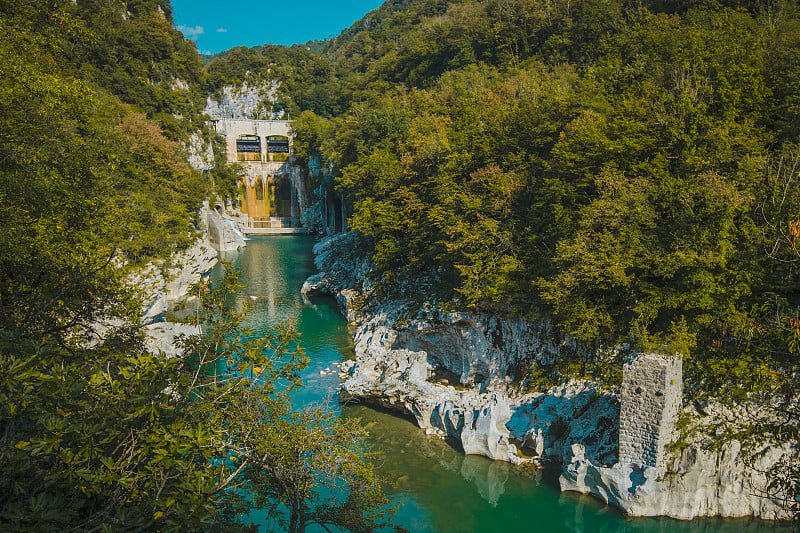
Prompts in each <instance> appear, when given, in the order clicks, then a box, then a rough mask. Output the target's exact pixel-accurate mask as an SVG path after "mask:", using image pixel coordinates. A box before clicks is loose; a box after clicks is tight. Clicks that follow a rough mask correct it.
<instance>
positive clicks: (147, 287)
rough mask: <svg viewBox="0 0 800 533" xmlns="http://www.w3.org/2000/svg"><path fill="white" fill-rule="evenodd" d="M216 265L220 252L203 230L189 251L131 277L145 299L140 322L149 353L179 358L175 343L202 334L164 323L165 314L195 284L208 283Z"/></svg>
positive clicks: (192, 327)
mask: <svg viewBox="0 0 800 533" xmlns="http://www.w3.org/2000/svg"><path fill="white" fill-rule="evenodd" d="M217 261H218V258H217V251H216V250H215V249H214V248H213V247H212V246H211V245H210V244H209V239H208V233H207V231H206V230H205V229H204V230H203V231H202V234H201V235H200V236H198V238H197V240H196V241H195V243H194V244H193V245H192V246H190V247H189V248H187V249H186V250H183V251H182V252H179V253H177V254H175V255H173V256H172V257H170V258H169V259H168V260H163V261H160V262H158V263H150V264H148V265H147V266H146V267H145V268H143V269H142V270H140V271H138V272H136V273H135V274H134V275H132V276H131V283H132V284H133V285H134V286H136V287H138V288H140V289H142V291H143V293H144V295H145V307H144V309H143V312H142V317H141V320H142V323H143V324H144V329H145V335H146V339H145V341H146V345H147V348H148V350H149V351H151V352H153V353H159V352H160V353H163V354H164V355H165V356H166V357H176V356H178V355H180V348H179V347H178V346H177V343H176V340H177V339H178V337H180V336H181V335H184V336H189V335H196V334H199V333H200V328H199V326H193V325H191V324H182V323H173V322H165V321H164V320H163V314H164V313H165V312H166V311H167V310H168V308H169V306H170V305H171V304H173V303H175V302H177V301H179V300H181V299H183V298H185V297H186V295H187V293H188V291H189V287H191V286H192V285H193V284H194V283H197V282H199V281H202V280H205V279H208V277H209V276H210V275H211V269H212V268H213V267H214V265H215V264H217Z"/></svg>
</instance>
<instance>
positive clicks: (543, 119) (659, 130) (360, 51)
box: [212, 0, 800, 484]
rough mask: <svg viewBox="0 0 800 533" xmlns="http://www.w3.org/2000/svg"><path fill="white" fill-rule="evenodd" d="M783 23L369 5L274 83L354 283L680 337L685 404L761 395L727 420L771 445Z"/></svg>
mask: <svg viewBox="0 0 800 533" xmlns="http://www.w3.org/2000/svg"><path fill="white" fill-rule="evenodd" d="M799 30H800V12H799V11H798V6H797V3H796V2H779V3H760V2H741V3H740V2H724V1H723V2H717V1H712V2H645V3H636V4H633V3H627V2H615V1H602V2H601V1H591V0H587V1H582V2H568V1H563V2H547V3H545V2H537V1H532V0H519V1H511V0H497V1H489V2H478V1H470V0H465V1H459V2H447V1H433V0H426V1H423V0H420V1H414V0H411V1H405V2H386V3H385V4H384V5H383V6H381V7H380V8H379V9H378V10H376V11H374V12H372V13H370V14H368V15H367V16H366V17H364V18H363V19H362V20H361V21H359V22H357V23H356V24H354V25H353V26H352V27H351V28H349V29H347V30H346V31H344V32H343V33H342V34H341V35H340V36H338V37H337V38H335V39H333V40H331V41H329V42H328V43H327V44H326V47H325V49H324V51H323V52H322V54H321V55H320V56H314V55H310V56H308V58H307V59H305V62H304V63H303V65H305V68H306V70H304V73H305V75H304V77H303V76H301V77H300V78H298V79H302V80H303V84H302V88H297V89H293V88H287V90H286V94H287V97H288V98H289V99H290V100H291V103H290V107H292V108H293V110H294V111H293V113H292V115H293V116H297V113H298V112H301V111H302V114H301V115H300V116H299V118H298V120H297V121H296V123H295V129H296V131H297V133H298V138H297V140H296V147H297V148H298V153H299V154H300V155H301V156H305V157H312V156H313V154H321V155H322V156H323V157H324V158H325V160H326V161H328V162H329V163H331V164H332V165H333V169H334V173H335V174H336V176H337V186H338V187H339V189H340V191H341V192H343V193H344V194H345V195H346V198H347V199H348V201H349V203H350V205H349V209H350V213H351V217H350V227H351V229H353V230H354V231H355V232H357V234H358V235H359V237H360V243H361V244H360V246H361V247H363V249H364V250H367V252H366V253H367V254H368V255H369V256H370V258H371V260H372V261H373V262H374V265H375V269H374V271H373V277H374V279H373V281H374V282H375V283H376V285H375V290H374V292H373V296H374V297H375V298H377V299H384V300H385V299H388V298H397V299H400V300H409V299H410V300H412V301H417V303H418V304H422V303H423V301H428V302H434V303H436V304H437V305H439V306H441V307H443V308H445V309H452V310H457V309H480V310H484V311H492V312H497V313H499V314H501V315H511V316H521V317H528V318H547V317H553V318H554V319H555V320H556V323H557V324H558V328H559V330H560V331H561V332H562V334H567V335H570V336H572V337H573V338H577V339H579V340H580V341H582V342H583V343H585V344H587V345H589V346H594V347H598V348H599V347H603V346H614V345H618V344H620V345H621V344H625V345H633V346H635V347H637V349H640V350H651V349H656V350H659V351H664V350H666V351H673V352H677V353H680V354H682V355H683V357H684V366H685V369H686V374H687V376H686V380H687V381H686V387H685V398H684V401H689V402H699V403H697V405H702V404H703V403H704V402H706V401H708V400H709V399H710V398H713V399H715V400H724V401H726V402H729V403H730V404H731V405H736V404H741V402H744V401H754V402H757V403H762V402H765V403H766V405H767V406H768V407H769V409H772V410H774V411H773V413H774V415H775V417H776V418H775V419H774V420H773V421H772V422H770V423H769V424H768V427H759V428H757V429H756V430H753V429H752V428H751V429H750V430H748V431H749V432H750V433H749V436H750V437H753V431H756V433H757V432H758V431H764V432H766V433H767V434H770V435H772V436H774V435H775V431H776V427H780V428H781V429H780V433H781V435H782V437H781V438H786V439H788V440H792V439H794V438H796V437H797V435H798V427H799V426H800V424H798V422H799V420H798V416H797V415H798V410H797V408H796V406H797V403H796V402H797V395H798V391H800V383H799V382H798V375H799V374H798V371H799V370H800V368H798V360H800V359H798V351H797V350H798V346H800V342H799V341H800V329H798V322H797V317H796V316H795V315H796V312H795V311H796V309H797V308H798V305H800V294H799V293H798V270H797V268H798V258H799V257H798V253H797V249H796V240H797V238H798V236H800V222H798V217H799V216H800V212H799V207H800V189H798V183H797V169H798V164H800V145H798V143H799V142H800V137H798V136H799V135H800V128H798V126H800V108H798V106H797V94H800V91H799V90H800V62H799V61H798V58H800V54H799V53H798V52H800V39H798V35H800V31H799ZM212 67H213V64H212ZM309 67H310V68H311V70H310V71H309V70H308V68H309ZM217 68H219V67H217ZM309 93H311V94H315V95H318V96H319V98H316V99H307V98H305V95H308V94H309ZM339 110H345V111H344V112H339ZM621 364H622V361H621V359H616V360H611V361H609V360H607V359H605V358H603V357H600V356H599V355H598V356H597V357H596V359H595V360H589V361H585V360H583V361H581V360H575V361H571V362H568V361H562V362H561V363H559V364H556V365H554V366H552V367H533V368H530V369H529V372H531V373H533V374H537V375H541V376H542V377H543V378H544V379H546V380H552V381H555V382H558V381H559V380H562V379H565V378H567V377H569V376H578V375H580V376H585V377H589V378H593V379H599V380H601V381H605V382H607V384H609V385H612V384H614V383H617V380H618V379H619V375H620V374H619V372H618V371H615V370H614V369H617V370H618V369H619V368H621ZM790 428H791V429H790ZM762 436H763V435H762ZM789 479H791V475H789ZM789 484H791V481H789Z"/></svg>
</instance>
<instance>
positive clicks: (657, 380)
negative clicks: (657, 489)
mask: <svg viewBox="0 0 800 533" xmlns="http://www.w3.org/2000/svg"><path fill="white" fill-rule="evenodd" d="M682 395H683V365H682V358H681V357H680V356H679V355H678V356H673V355H662V354H654V353H639V354H635V355H634V356H633V357H631V358H630V359H629V360H628V361H626V363H625V365H624V366H623V373H622V388H621V391H620V403H621V408H620V418H619V462H620V463H634V464H639V465H642V466H655V467H662V466H664V458H665V454H664V449H665V446H666V445H667V443H668V442H669V441H670V438H671V436H672V432H673V431H674V429H675V422H676V421H677V418H678V410H679V409H680V406H681V397H682Z"/></svg>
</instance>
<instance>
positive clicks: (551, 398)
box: [340, 307, 619, 463]
mask: <svg viewBox="0 0 800 533" xmlns="http://www.w3.org/2000/svg"><path fill="white" fill-rule="evenodd" d="M372 311H373V314H372V315H371V316H370V317H369V318H367V319H365V320H364V321H363V322H362V323H361V324H359V325H358V327H357V329H356V333H355V352H356V362H355V366H354V368H353V369H352V370H351V371H350V373H349V375H348V378H347V379H346V380H345V382H344V383H343V384H342V385H341V389H340V396H341V398H342V399H343V400H349V399H358V400H361V401H366V402H370V403H375V404H378V405H381V406H384V407H388V408H393V409H398V410H402V411H405V412H407V413H409V414H411V415H413V416H414V417H415V419H416V421H417V424H418V425H419V426H420V428H422V429H423V430H426V432H427V433H428V434H430V435H437V436H441V437H449V438H453V439H456V440H457V441H458V442H460V444H461V446H462V447H463V449H464V452H465V453H467V454H478V455H484V456H486V457H489V458H491V459H497V460H504V461H511V462H516V463H519V462H525V461H530V460H531V459H530V457H529V455H538V456H539V459H552V460H556V461H561V459H562V457H563V455H564V450H563V446H564V443H565V442H566V441H567V439H568V438H571V439H573V440H579V441H581V442H586V443H587V446H589V448H590V450H591V454H592V457H597V458H599V459H603V460H608V458H609V457H610V458H612V459H613V458H614V456H615V448H616V430H615V428H614V427H613V421H614V420H616V419H617V418H618V416H619V415H618V413H619V410H618V407H617V405H616V403H615V402H614V401H613V398H611V397H609V396H607V395H602V394H601V395H599V394H598V393H597V390H596V388H595V387H594V386H593V385H592V384H590V383H588V382H576V383H574V384H571V385H569V386H565V387H560V388H554V389H552V390H550V391H548V393H547V394H541V393H535V394H522V395H520V394H516V393H515V392H514V390H513V388H511V387H509V386H508V382H507V380H506V379H504V378H505V376H503V375H502V372H507V371H508V369H509V368H510V366H509V365H510V363H513V361H514V355H513V354H515V353H519V352H518V349H519V346H516V345H515V346H504V343H502V342H500V341H499V340H497V339H496V338H495V339H496V344H495V345H494V347H493V348H490V347H489V346H490V344H491V342H490V338H489V337H487V336H486V331H485V330H483V329H482V328H476V329H471V328H465V329H464V330H461V335H460V336H459V335H456V334H455V333H454V330H453V329H452V328H453V327H454V326H453V323H454V321H461V323H466V322H465V321H466V318H465V315H464V314H458V315H457V317H456V316H446V315H443V314H442V315H439V316H438V318H437V320H436V322H435V323H434V322H427V321H425V322H424V324H423V323H422V321H414V322H412V323H411V325H409V327H407V328H402V329H395V328H394V327H393V324H394V323H395V320H396V317H395V316H394V314H393V313H392V312H391V311H390V310H388V308H387V307H384V308H382V309H381V310H380V311H377V310H372ZM504 327H506V328H509V329H510V326H508V325H507V324H506V325H504ZM439 328H441V331H438V329H439ZM488 331H495V330H493V329H489V330H488ZM514 338H515V337H514V335H508V336H507V337H506V340H507V341H509V342H513V341H512V339H514ZM423 340H424V342H423ZM476 347H481V348H482V349H485V350H487V351H488V352H489V353H485V352H480V351H478V348H476ZM443 352H449V354H450V356H449V357H442V355H441V354H442V353H443ZM447 365H450V366H447ZM436 369H440V370H441V369H444V370H446V371H448V372H451V373H453V374H455V375H456V376H457V377H458V383H455V384H452V383H451V384H448V383H446V382H436V381H435V380H434V375H435V371H436ZM477 376H480V379H478V380H476V377H477ZM454 385H457V387H456V386H454ZM598 421H605V422H607V425H603V424H600V425H598ZM598 428H599V429H598ZM557 432H560V433H559V434H556V433H557ZM532 436H533V439H532V438H531V437H532ZM531 440H533V441H534V442H532V443H531V442H529V441H531ZM537 440H538V445H537ZM531 444H532V446H531ZM520 447H526V448H527V449H526V450H525V453H522V451H521V450H520ZM532 452H533V453H532Z"/></svg>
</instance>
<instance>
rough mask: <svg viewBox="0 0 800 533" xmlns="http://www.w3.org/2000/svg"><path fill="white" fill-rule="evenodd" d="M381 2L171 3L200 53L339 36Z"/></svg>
mask: <svg viewBox="0 0 800 533" xmlns="http://www.w3.org/2000/svg"><path fill="white" fill-rule="evenodd" d="M382 3H383V0H354V1H348V2H331V1H325V0H287V1H283V2H269V1H267V0H240V1H236V0H227V1H226V0H172V13H173V19H174V21H175V27H176V28H178V29H179V30H181V31H182V32H183V35H184V36H185V37H186V38H187V39H192V40H193V41H195V42H196V43H197V49H198V50H199V51H200V53H216V52H219V51H221V50H227V49H229V48H233V47H234V46H256V45H260V44H264V43H271V44H287V45H288V44H295V43H305V42H307V41H310V40H312V39H326V38H328V37H331V36H336V35H338V34H339V33H341V31H342V30H344V29H345V28H347V27H349V26H350V25H351V24H352V23H353V22H355V21H357V20H358V19H360V18H361V17H363V16H364V15H366V14H367V13H369V12H370V11H372V10H373V9H376V8H377V7H378V6H380V5H381V4H382Z"/></svg>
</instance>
